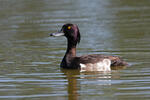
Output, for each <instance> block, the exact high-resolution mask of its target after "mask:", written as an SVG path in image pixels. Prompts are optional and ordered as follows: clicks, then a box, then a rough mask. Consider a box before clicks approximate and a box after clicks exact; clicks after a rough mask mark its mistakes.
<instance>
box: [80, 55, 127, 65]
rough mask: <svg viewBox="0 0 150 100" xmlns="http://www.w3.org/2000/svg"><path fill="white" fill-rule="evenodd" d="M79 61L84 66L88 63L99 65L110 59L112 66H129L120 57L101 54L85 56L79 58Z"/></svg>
mask: <svg viewBox="0 0 150 100" xmlns="http://www.w3.org/2000/svg"><path fill="white" fill-rule="evenodd" d="M77 59H78V61H79V62H80V63H82V64H87V63H92V64H94V63H97V62H99V61H102V60H103V59H110V60H111V66H126V65H128V64H127V63H126V62H125V61H123V60H122V59H121V58H120V57H117V56H105V55H100V54H93V55H85V56H80V57H77Z"/></svg>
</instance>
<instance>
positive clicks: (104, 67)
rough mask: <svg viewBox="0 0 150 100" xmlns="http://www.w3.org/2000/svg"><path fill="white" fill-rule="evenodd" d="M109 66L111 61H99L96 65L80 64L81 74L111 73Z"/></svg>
mask: <svg viewBox="0 0 150 100" xmlns="http://www.w3.org/2000/svg"><path fill="white" fill-rule="evenodd" d="M110 65H111V61H110V60H109V59H104V60H103V61H99V62H98V63H95V64H92V63H88V64H82V63H80V66H81V72H83V71H111V68H110Z"/></svg>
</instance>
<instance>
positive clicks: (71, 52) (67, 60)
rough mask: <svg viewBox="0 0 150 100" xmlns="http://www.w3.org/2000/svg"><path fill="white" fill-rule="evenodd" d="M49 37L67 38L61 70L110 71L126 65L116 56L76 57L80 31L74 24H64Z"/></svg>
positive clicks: (93, 55) (94, 55)
mask: <svg viewBox="0 0 150 100" xmlns="http://www.w3.org/2000/svg"><path fill="white" fill-rule="evenodd" d="M50 36H53V37H57V36H65V37H66V38H67V49H66V53H65V55H64V57H63V59H62V61H61V64H60V67H61V68H65V69H80V70H81V71H111V68H112V67H114V66H115V67H116V66H127V65H128V63H127V62H125V61H123V60H122V59H121V58H120V57H118V56H109V55H102V54H91V55H83V56H76V46H77V45H78V44H79V43H80V39H81V35H80V31H79V28H78V26H77V25H76V24H72V23H67V24H64V25H63V26H62V28H61V30H60V31H58V32H56V33H51V34H50Z"/></svg>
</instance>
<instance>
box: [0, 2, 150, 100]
mask: <svg viewBox="0 0 150 100" xmlns="http://www.w3.org/2000/svg"><path fill="white" fill-rule="evenodd" d="M65 23H73V24H77V25H78V26H79V29H80V33H81V36H82V38H81V43H80V44H79V45H78V49H77V52H78V55H84V54H108V55H117V56H121V57H122V58H123V59H125V61H127V62H129V64H130V66H129V67H126V68H121V69H116V70H112V72H111V73H100V72H84V73H81V72H79V71H78V70H62V69H60V67H59V64H60V62H61V59H62V58H63V56H64V53H65V50H66V39H65V38H64V37H57V38H53V37H49V33H53V32H57V31H58V30H60V29H61V26H62V25H63V24H65ZM149 26H150V1H149V0H140V1H139V0H105V1H104V0H0V99H2V100H51V99H52V100H66V99H68V100H78V99H82V100H91V99H92V100H98V99H99V98H101V99H102V100H127V99H128V100H133V99H136V100H141V99H143V100H148V99H149V98H150V95H149V94H150V87H149V84H150V60H149V58H150V28H149Z"/></svg>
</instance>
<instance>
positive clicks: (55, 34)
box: [50, 32, 65, 36]
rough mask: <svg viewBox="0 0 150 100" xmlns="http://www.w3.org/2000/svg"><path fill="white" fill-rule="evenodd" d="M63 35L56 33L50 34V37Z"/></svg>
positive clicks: (62, 34)
mask: <svg viewBox="0 0 150 100" xmlns="http://www.w3.org/2000/svg"><path fill="white" fill-rule="evenodd" d="M64 35H65V33H63V32H57V33H51V34H50V36H64Z"/></svg>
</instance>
